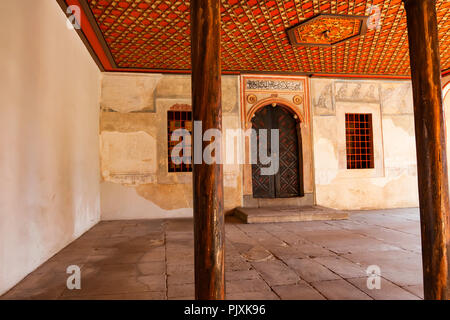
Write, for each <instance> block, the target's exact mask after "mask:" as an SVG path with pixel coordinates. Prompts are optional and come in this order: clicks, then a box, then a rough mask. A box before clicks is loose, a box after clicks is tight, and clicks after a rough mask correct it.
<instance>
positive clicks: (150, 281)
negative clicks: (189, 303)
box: [1, 209, 422, 299]
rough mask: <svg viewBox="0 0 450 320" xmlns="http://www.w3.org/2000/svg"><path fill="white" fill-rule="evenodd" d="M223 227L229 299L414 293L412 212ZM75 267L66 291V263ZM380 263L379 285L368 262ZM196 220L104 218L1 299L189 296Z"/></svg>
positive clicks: (418, 287) (416, 239) (417, 271)
mask: <svg viewBox="0 0 450 320" xmlns="http://www.w3.org/2000/svg"><path fill="white" fill-rule="evenodd" d="M227 220H228V221H227V224H226V280H227V282H226V291H227V298H228V299H420V298H422V266H421V256H420V225H419V211H418V209H396V210H383V211H368V212H354V213H352V214H351V215H350V218H349V220H342V221H320V222H288V223H271V224H251V225H248V224H242V223H240V222H239V221H238V220H236V219H235V218H230V219H227ZM73 264H75V265H78V266H79V267H80V268H81V290H73V291H71V290H68V289H67V287H66V280H67V277H68V276H69V275H68V274H66V268H67V266H69V265H73ZM369 265H378V266H379V267H380V268H381V276H382V281H381V289H379V290H377V289H374V290H369V289H368V288H367V285H366V282H367V275H366V271H365V270H366V268H367V266H369ZM193 270H194V266H193V234H192V220H191V219H178V220H165V221H163V220H152V221H148V220H147V221H142V220H140V221H105V222H101V223H99V224H98V225H96V226H95V227H94V228H92V229H91V230H90V231H88V232H87V233H86V234H84V235H83V236H82V237H80V238H79V239H78V240H76V241H75V242H73V243H72V244H70V245H69V246H68V247H66V248H65V249H63V250H62V251H61V252H60V253H58V254H57V255H55V256H54V257H53V258H51V259H50V260H49V261H47V262H46V263H44V264H43V265H42V266H41V267H39V268H38V269H37V270H36V271H34V272H33V273H31V274H30V275H29V276H27V277H26V278H25V279H24V280H23V281H22V282H20V283H19V284H18V285H17V286H16V287H14V288H13V289H12V290H10V291H9V292H8V293H6V294H5V295H4V296H2V297H1V298H2V299H193V297H194V285H193V282H194V272H193Z"/></svg>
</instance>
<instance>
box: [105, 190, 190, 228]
mask: <svg viewBox="0 0 450 320" xmlns="http://www.w3.org/2000/svg"><path fill="white" fill-rule="evenodd" d="M142 188H144V189H145V186H142ZM147 191H148V190H147ZM172 197H174V198H176V196H174V195H172ZM101 201H102V219H103V220H121V219H123V220H127V219H165V218H180V217H192V209H191V208H188V207H184V208H183V207H182V206H173V208H174V209H164V208H161V207H159V206H158V205H157V204H156V203H154V202H153V201H151V200H149V199H147V198H145V197H142V196H141V195H139V194H138V192H137V190H136V188H133V187H127V186H123V185H120V184H116V183H111V182H103V183H102V184H101ZM158 201H159V200H158Z"/></svg>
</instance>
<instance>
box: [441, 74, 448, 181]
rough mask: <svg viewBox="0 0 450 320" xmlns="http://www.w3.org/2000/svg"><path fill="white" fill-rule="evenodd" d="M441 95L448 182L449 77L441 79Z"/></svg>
mask: <svg viewBox="0 0 450 320" xmlns="http://www.w3.org/2000/svg"><path fill="white" fill-rule="evenodd" d="M441 82H442V89H443V90H442V94H443V98H444V100H443V107H444V120H445V129H446V138H447V140H446V142H447V143H446V144H447V171H448V175H449V181H450V75H448V76H446V77H444V78H442V81H441Z"/></svg>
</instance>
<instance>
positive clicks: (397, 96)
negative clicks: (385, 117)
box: [381, 81, 413, 114]
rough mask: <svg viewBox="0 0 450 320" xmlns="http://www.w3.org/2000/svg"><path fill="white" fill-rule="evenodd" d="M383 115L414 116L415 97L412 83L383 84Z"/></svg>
mask: <svg viewBox="0 0 450 320" xmlns="http://www.w3.org/2000/svg"><path fill="white" fill-rule="evenodd" d="M381 108H382V111H383V114H412V113H413V96H412V86H411V82H409V81H408V82H386V83H382V84H381Z"/></svg>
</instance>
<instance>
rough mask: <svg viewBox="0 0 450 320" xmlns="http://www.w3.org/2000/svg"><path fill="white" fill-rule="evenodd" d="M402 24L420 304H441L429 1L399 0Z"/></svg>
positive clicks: (441, 219)
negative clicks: (409, 88) (415, 183)
mask: <svg viewBox="0 0 450 320" xmlns="http://www.w3.org/2000/svg"><path fill="white" fill-rule="evenodd" d="M403 1H404V4H405V9H406V17H407V22H408V39H409V52H410V62H411V77H412V85H413V98H414V119H415V131H416V146H417V147H416V148H417V174H418V179H419V201H420V222H421V231H422V261H423V280H424V298H425V299H446V295H447V293H446V290H447V281H448V279H447V273H448V266H447V263H448V262H447V248H446V244H447V242H448V239H449V238H448V236H449V234H448V214H449V197H448V192H449V190H448V177H447V155H446V147H445V127H444V119H443V107H442V92H441V75H440V72H441V70H440V57H439V43H438V33H437V20H436V6H435V1H434V0H403Z"/></svg>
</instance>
